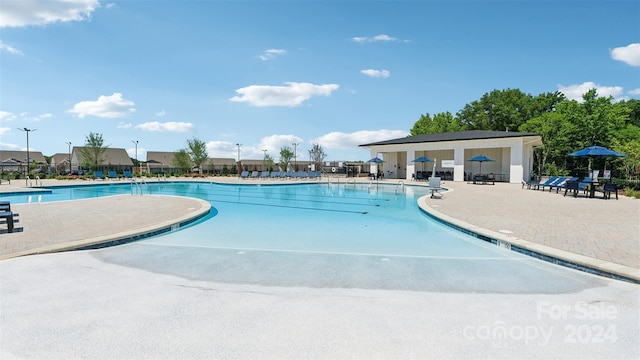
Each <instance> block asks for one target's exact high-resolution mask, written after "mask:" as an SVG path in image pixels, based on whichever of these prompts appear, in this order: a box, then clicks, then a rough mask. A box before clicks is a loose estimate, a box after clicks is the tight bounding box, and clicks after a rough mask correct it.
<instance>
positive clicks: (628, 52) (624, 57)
mask: <svg viewBox="0 0 640 360" xmlns="http://www.w3.org/2000/svg"><path fill="white" fill-rule="evenodd" d="M611 58H612V59H613V60H618V61H622V62H624V63H627V64H629V65H631V66H640V43H634V44H629V45H627V46H624V47H618V48H615V49H613V50H611Z"/></svg>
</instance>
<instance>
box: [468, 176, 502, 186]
mask: <svg viewBox="0 0 640 360" xmlns="http://www.w3.org/2000/svg"><path fill="white" fill-rule="evenodd" d="M473 183H474V184H476V185H489V184H491V185H495V184H496V179H495V178H494V177H493V176H489V175H473Z"/></svg>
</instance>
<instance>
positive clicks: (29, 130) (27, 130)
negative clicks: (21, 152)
mask: <svg viewBox="0 0 640 360" xmlns="http://www.w3.org/2000/svg"><path fill="white" fill-rule="evenodd" d="M18 130H20V131H24V132H26V133H27V176H28V174H29V170H30V169H29V165H31V164H30V163H29V160H30V159H29V132H31V131H36V130H38V129H27V128H22V129H20V128H18ZM27 176H25V179H24V181H25V183H26V184H27V185H29V182H28V181H27Z"/></svg>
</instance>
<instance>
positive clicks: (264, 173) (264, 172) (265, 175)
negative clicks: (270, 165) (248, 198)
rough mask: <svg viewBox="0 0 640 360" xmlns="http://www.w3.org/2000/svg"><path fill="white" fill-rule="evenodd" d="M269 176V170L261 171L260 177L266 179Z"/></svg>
mask: <svg viewBox="0 0 640 360" xmlns="http://www.w3.org/2000/svg"><path fill="white" fill-rule="evenodd" d="M268 177H269V172H268V171H263V172H262V173H260V179H266V178H268Z"/></svg>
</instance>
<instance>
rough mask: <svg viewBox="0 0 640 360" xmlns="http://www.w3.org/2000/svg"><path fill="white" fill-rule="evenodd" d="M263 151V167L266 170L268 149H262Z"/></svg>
mask: <svg viewBox="0 0 640 360" xmlns="http://www.w3.org/2000/svg"><path fill="white" fill-rule="evenodd" d="M262 151H263V152H264V157H263V158H262V166H264V167H265V168H266V167H267V149H262ZM263 171H264V169H263ZM267 171H269V169H267Z"/></svg>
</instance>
